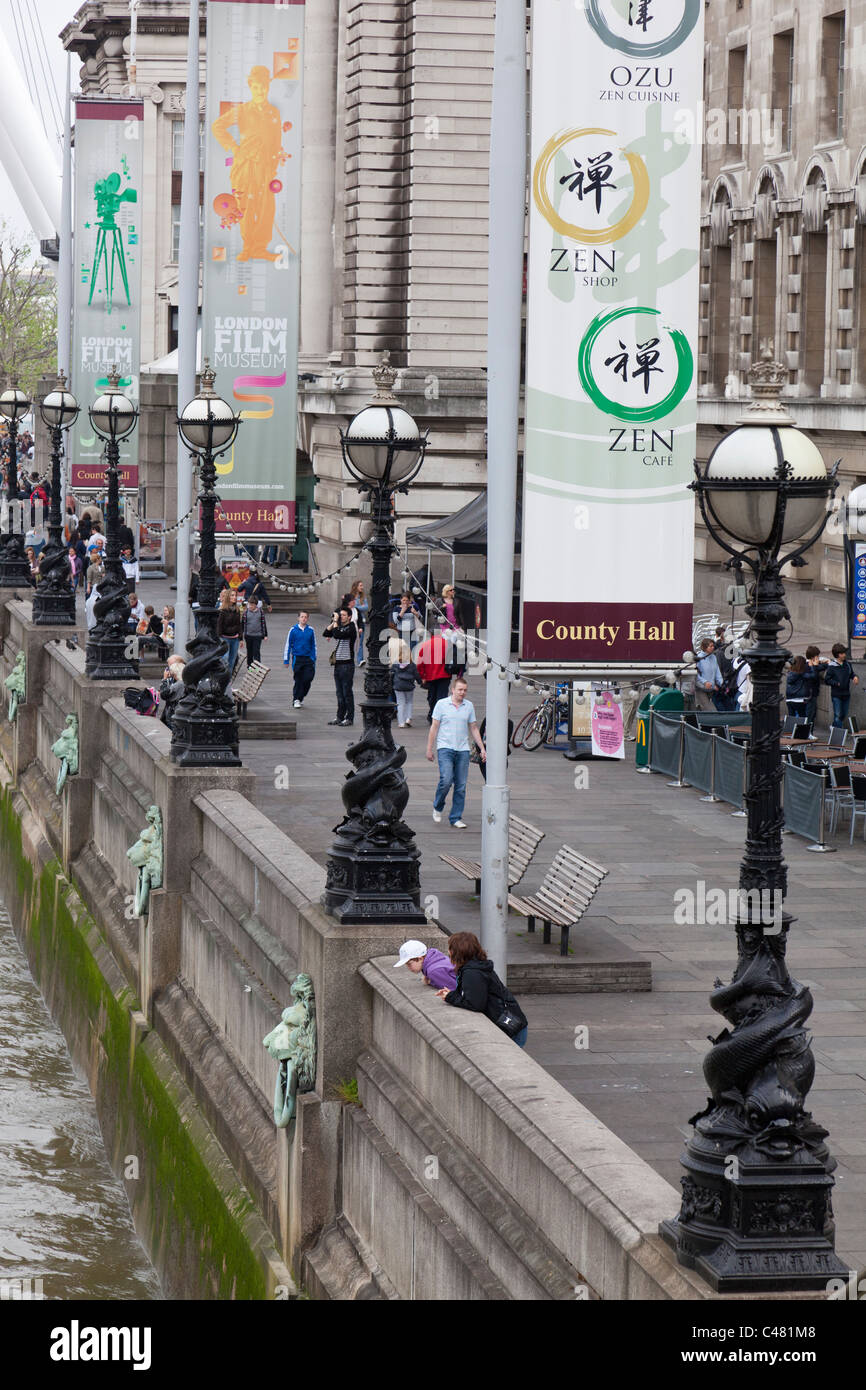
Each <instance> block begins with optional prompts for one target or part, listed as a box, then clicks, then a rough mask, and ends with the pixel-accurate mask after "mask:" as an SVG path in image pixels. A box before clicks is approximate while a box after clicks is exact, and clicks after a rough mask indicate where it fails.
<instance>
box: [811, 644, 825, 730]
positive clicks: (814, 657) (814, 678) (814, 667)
mask: <svg viewBox="0 0 866 1390" xmlns="http://www.w3.org/2000/svg"><path fill="white" fill-rule="evenodd" d="M806 665H807V666H808V667H809V678H810V682H811V696H810V699H809V704H808V707H807V709H806V718H807V719H808V721H809V723H810V724H814V723H815V719H816V717H817V714H818V687H819V685H820V684H821V682H822V681H823V679H824V673H825V672H826V670H827V662H826V661H822V660H821V648H820V647H807V648H806Z"/></svg>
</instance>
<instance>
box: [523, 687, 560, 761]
mask: <svg viewBox="0 0 866 1390" xmlns="http://www.w3.org/2000/svg"><path fill="white" fill-rule="evenodd" d="M560 699H561V700H563V703H564V702H565V701H564V698H563V697H560ZM556 706H557V695H556V692H555V691H554V692H552V693H551V694H550V695H547V696H546V697H545V699H544V701H543V702H542V704H540V705H538V706H537V707H536V708H535V709H531V710H530V711H529V713H528V714H525V715H524V716H523V718H522V719H521V721H520V723H519V724H518V725H517V727H516V729H515V730H514V733H513V735H512V737H511V746H512V748H525V749H526V751H527V753H534V752H535V749H536V748H540V747H541V745H542V744H543V743H547V742H548V741H549V740H550V739H551V738H552V737H553V734H554V732H555V730H556V719H557V710H556Z"/></svg>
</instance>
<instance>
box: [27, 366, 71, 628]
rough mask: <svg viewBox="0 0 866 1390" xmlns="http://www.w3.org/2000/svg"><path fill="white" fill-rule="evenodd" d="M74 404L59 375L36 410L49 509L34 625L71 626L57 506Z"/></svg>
mask: <svg viewBox="0 0 866 1390" xmlns="http://www.w3.org/2000/svg"><path fill="white" fill-rule="evenodd" d="M78 410H79V406H78V401H77V400H76V399H75V397H74V396H73V394H72V392H71V391H67V389H66V377H65V376H64V375H63V373H62V372H60V374H59V375H58V377H57V385H56V386H55V388H54V390H53V391H49V392H48V395H47V396H46V397H45V399H44V400H43V402H42V405H41V406H40V407H39V411H40V414H41V416H42V419H43V421H44V423H45V425H46V426H47V427H48V429H49V430H50V431H51V510H50V512H49V514H48V544H47V545H46V547H45V549H44V550H43V552H42V554H41V555H40V557H39V579H38V581H37V584H36V593H35V594H34V596H33V621H34V623H36V624H38V625H47V624H53V625H55V626H66V627H74V625H75V590H74V589H73V588H72V580H71V574H70V570H69V557H68V554H67V550H66V546H65V545H64V542H63V514H62V511H61V507H60V502H61V498H60V459H61V456H62V453H63V431H64V430H68V429H71V428H72V426H73V425H74V424H75V421H76V420H77V419H78Z"/></svg>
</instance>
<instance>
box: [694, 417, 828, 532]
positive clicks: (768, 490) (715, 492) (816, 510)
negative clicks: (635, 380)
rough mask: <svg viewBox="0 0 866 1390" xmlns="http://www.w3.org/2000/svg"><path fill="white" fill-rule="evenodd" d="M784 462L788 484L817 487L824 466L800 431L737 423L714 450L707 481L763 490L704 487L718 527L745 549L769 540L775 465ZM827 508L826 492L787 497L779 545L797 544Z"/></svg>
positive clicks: (774, 498) (776, 497) (776, 490)
mask: <svg viewBox="0 0 866 1390" xmlns="http://www.w3.org/2000/svg"><path fill="white" fill-rule="evenodd" d="M780 459H783V460H784V461H785V462H786V463H788V464H789V465H790V467H791V474H790V482H792V483H794V484H796V483H797V482H801V483H805V484H808V483H812V484H818V485H819V484H821V483H822V482H826V480H827V465H826V464H825V462H824V460H823V458H822V457H821V452H820V450H819V449H818V447H817V446H816V445H815V444H813V443H812V441H811V439H809V437H808V436H807V435H805V434H803V433H802V431H801V430H798V429H795V428H793V427H790V426H777V425H760V424H755V425H751V424H749V425H741V426H740V427H739V428H738V429H734V430H732V431H731V433H730V434H728V435H726V436H725V438H724V439H722V440H721V441H720V442H719V443H718V444H717V445H716V447H715V449H714V450H713V452H712V454H711V455H710V459H709V462H708V464H707V471H706V475H705V476H706V479H707V482H708V483H711V482H712V481H713V480H714V479H715V480H717V481H720V482H722V481H724V482H748V483H757V482H760V481H761V480H766V484H767V485H766V487H764V488H761V487H751V488H742V489H740V488H731V489H730V490H727V489H726V490H724V491H722V490H721V489H718V488H712V487H710V488H708V490H707V503H708V505H709V507H710V508H711V509H712V512H713V515H714V517H715V519H716V520H717V521H718V523H719V525H720V526H721V527H722V528H723V529H724V530H725V531H727V533H728V534H729V535H730V536H732V537H734V539H735V540H738V541H741V542H743V543H744V544H746V545H758V546H760V545H764V544H766V543H767V542H768V541H769V539H770V536H771V533H772V530H773V523H774V519H775V516H776V508H777V505H778V500H779V488H778V467H779V461H780ZM826 507H827V496H826V493H821V494H818V495H811V496H805V497H797V496H796V494H794V495H789V496H788V500H787V504H786V509H785V520H784V526H783V530H782V537H781V540H782V543H783V544H784V543H786V542H791V541H796V540H800V539H801V538H802V537H803V536H805V535H808V533H809V532H810V531H811V530H813V529H814V527H816V526H817V525H818V523H819V522H820V520H821V517H822V515H823V514H824V512H825V510H826Z"/></svg>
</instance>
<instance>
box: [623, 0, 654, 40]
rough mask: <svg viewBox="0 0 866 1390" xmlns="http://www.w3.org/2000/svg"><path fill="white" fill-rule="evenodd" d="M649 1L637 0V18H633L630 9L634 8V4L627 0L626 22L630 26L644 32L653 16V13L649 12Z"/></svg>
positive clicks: (631, 0)
mask: <svg viewBox="0 0 866 1390" xmlns="http://www.w3.org/2000/svg"><path fill="white" fill-rule="evenodd" d="M650 3H651V0H638V4H637V18H636V19H633V18H632V11H633V10H634V8H635V6H634V3H633V0H629V6H628V22H629V25H630V26H631V27H633V28H638V29H643V31H644V33H646V27H647V25H648V24H651V23H652V21H653V19H654V18H655V15H651V14H650Z"/></svg>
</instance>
